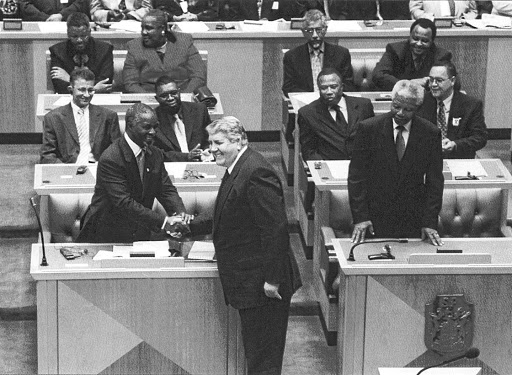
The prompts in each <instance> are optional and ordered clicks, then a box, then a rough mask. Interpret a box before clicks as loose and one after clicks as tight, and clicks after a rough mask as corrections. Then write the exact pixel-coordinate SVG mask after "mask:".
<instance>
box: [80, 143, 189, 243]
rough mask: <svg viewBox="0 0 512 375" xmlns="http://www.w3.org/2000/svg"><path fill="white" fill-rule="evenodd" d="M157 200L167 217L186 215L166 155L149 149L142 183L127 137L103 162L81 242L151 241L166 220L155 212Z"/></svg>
mask: <svg viewBox="0 0 512 375" xmlns="http://www.w3.org/2000/svg"><path fill="white" fill-rule="evenodd" d="M155 198H156V199H158V201H159V202H160V203H161V204H162V206H163V207H164V209H165V211H166V213H167V215H172V214H174V213H175V212H184V211H185V206H184V205H183V201H182V200H181V198H180V196H179V195H178V192H177V190H176V188H175V187H174V185H173V184H172V182H171V180H170V179H169V175H168V174H167V171H166V170H165V165H164V156H163V153H162V151H161V150H160V149H158V148H156V147H154V146H149V147H148V148H147V151H146V157H145V164H144V182H142V181H141V179H140V175H139V168H138V166H137V160H136V159H135V156H134V154H133V151H132V150H131V148H130V146H129V145H128V142H127V141H126V139H125V138H124V137H121V138H119V139H118V140H117V141H116V142H114V143H113V144H112V145H111V146H110V147H109V148H108V149H107V150H106V151H105V152H104V153H103V155H102V156H101V158H100V160H99V163H98V170H97V174H96V187H95V188H94V195H93V197H92V202H91V205H90V206H89V208H88V209H87V212H86V213H85V215H84V217H83V218H82V230H81V231H80V234H79V236H78V238H77V242H114V243H120V242H125V243H126V242H128V243H130V242H133V241H141V240H149V237H150V231H155V232H157V231H159V230H160V228H161V227H162V225H163V223H164V220H165V215H164V214H161V213H157V212H156V211H153V210H152V209H151V208H152V206H153V203H154V200H155Z"/></svg>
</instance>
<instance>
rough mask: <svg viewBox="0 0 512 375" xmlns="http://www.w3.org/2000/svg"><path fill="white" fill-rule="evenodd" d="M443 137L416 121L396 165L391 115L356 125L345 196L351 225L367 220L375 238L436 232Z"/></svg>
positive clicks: (429, 124)
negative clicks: (372, 227) (373, 230)
mask: <svg viewBox="0 0 512 375" xmlns="http://www.w3.org/2000/svg"><path fill="white" fill-rule="evenodd" d="M443 185H444V178H443V155H442V150H441V132H440V130H439V129H438V128H437V127H436V126H435V125H434V124H432V123H430V122H428V121H427V120H424V119H422V118H420V117H414V118H413V120H412V125H411V132H410V134H409V140H408V143H407V147H406V149H405V154H404V156H403V158H402V161H401V162H399V161H398V156H397V153H396V148H395V140H394V133H393V115H392V113H391V112H389V113H386V114H383V115H380V116H376V117H373V118H370V119H368V120H365V121H363V122H361V123H360V124H359V129H358V131H357V135H356V141H355V146H354V152H353V154H352V159H351V161H350V166H349V174H348V193H349V201H350V209H351V211H352V217H353V220H354V223H360V222H362V221H367V220H371V221H372V223H373V226H374V229H375V235H376V237H420V235H421V228H422V227H427V228H437V222H438V215H439V211H440V210H441V204H442V200H443Z"/></svg>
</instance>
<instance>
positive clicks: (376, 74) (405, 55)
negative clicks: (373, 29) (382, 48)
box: [373, 40, 452, 91]
mask: <svg viewBox="0 0 512 375" xmlns="http://www.w3.org/2000/svg"><path fill="white" fill-rule="evenodd" d="M451 59H452V54H451V52H448V51H447V50H445V49H443V48H439V47H437V46H436V45H435V43H432V45H431V46H430V49H429V50H428V51H427V53H426V56H425V57H424V60H423V63H422V66H421V67H420V69H419V70H416V68H415V67H414V61H413V58H412V52H411V49H410V47H409V40H404V41H402V42H396V43H389V44H388V45H387V46H386V52H384V54H383V55H382V57H381V59H380V61H379V62H378V63H377V65H376V66H375V69H374V70H373V83H374V84H375V85H376V86H377V87H378V88H379V89H380V90H383V91H391V90H392V89H393V86H394V85H395V83H397V82H398V81H399V80H401V79H415V78H423V77H427V76H428V75H429V73H430V68H432V65H434V63H435V62H438V61H450V60H451Z"/></svg>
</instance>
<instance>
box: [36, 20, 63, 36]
mask: <svg viewBox="0 0 512 375" xmlns="http://www.w3.org/2000/svg"><path fill="white" fill-rule="evenodd" d="M38 26H39V30H40V31H41V33H43V34H55V33H62V34H66V33H67V32H68V29H67V25H66V22H39V23H38Z"/></svg>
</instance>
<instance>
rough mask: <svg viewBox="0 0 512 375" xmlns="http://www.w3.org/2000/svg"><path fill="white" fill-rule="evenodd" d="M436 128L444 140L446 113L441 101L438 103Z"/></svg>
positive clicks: (446, 131)
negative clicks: (439, 130)
mask: <svg viewBox="0 0 512 375" xmlns="http://www.w3.org/2000/svg"><path fill="white" fill-rule="evenodd" d="M437 127H438V128H439V129H441V134H442V136H443V138H446V136H447V133H448V129H447V127H446V113H445V111H444V103H443V101H442V100H441V101H440V102H438V111H437Z"/></svg>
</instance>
